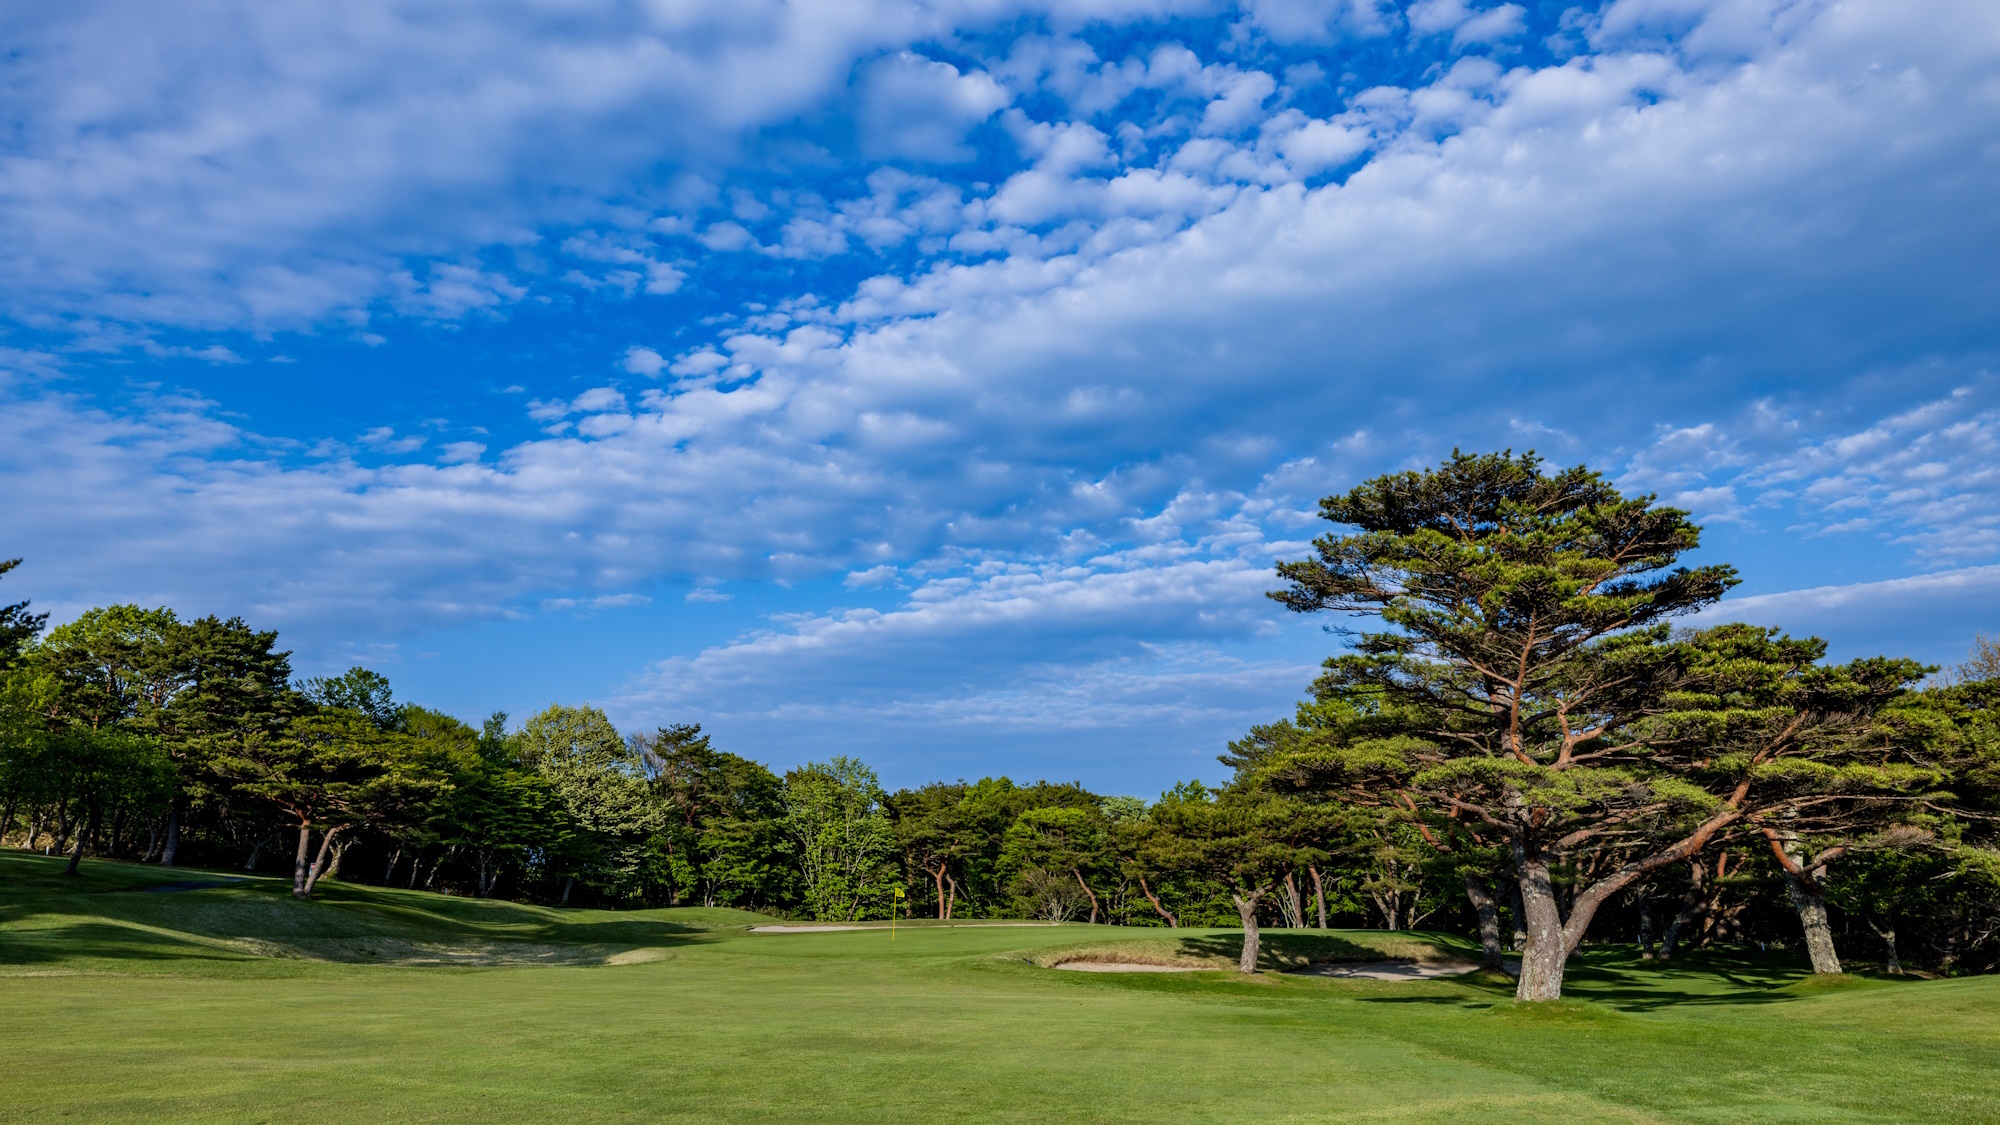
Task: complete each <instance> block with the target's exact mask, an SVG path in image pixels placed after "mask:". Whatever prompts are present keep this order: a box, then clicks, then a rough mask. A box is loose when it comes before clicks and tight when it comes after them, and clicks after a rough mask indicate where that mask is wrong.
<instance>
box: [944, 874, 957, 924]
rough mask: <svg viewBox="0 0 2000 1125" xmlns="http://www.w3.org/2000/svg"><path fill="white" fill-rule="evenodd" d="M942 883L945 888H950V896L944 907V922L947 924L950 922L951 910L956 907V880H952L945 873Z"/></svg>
mask: <svg viewBox="0 0 2000 1125" xmlns="http://www.w3.org/2000/svg"><path fill="white" fill-rule="evenodd" d="M944 881H945V884H946V886H947V887H949V888H950V894H951V897H950V899H948V900H947V901H946V902H945V905H944V920H945V921H947V922H949V921H951V915H952V911H953V909H954V908H956V907H957V906H958V880H956V879H954V878H952V877H951V875H950V874H948V873H947V874H946V875H945V877H944Z"/></svg>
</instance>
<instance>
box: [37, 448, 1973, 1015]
mask: <svg viewBox="0 0 2000 1125" xmlns="http://www.w3.org/2000/svg"><path fill="white" fill-rule="evenodd" d="M1322 514H1323V515H1324V516H1325V517H1326V519H1327V520H1328V521H1329V522H1330V523H1331V524H1332V525H1333V530H1331V531H1329V532H1328V533H1327V535H1325V536H1324V537H1323V538H1321V539H1320V540H1318V541H1317V543H1316V544H1315V548H1314V555H1313V557H1311V558H1307V559H1304V560H1299V561H1294V562H1286V563H1283V564H1281V565H1280V566H1279V568H1278V575H1277V578H1278V588H1276V589H1274V590H1273V592H1272V596H1273V597H1274V598H1275V599H1277V600H1278V601H1279V602H1281V603H1282V604H1283V605H1284V606H1285V607H1286V608H1288V609H1290V610H1293V611H1297V612H1300V613H1335V614H1346V615H1349V616H1353V615H1360V616H1362V617H1364V618H1365V619H1366V620H1367V621H1368V622H1369V623H1370V624H1371V626H1372V627H1373V628H1374V630H1375V631H1372V632H1363V633H1358V634H1354V635H1352V637H1351V638H1350V641H1349V643H1348V645H1347V646H1346V651H1344V652H1342V653H1341V654H1340V655H1337V656H1334V657H1333V658H1331V659H1329V660H1328V661H1327V662H1326V664H1325V668H1324V671H1323V674H1322V675H1321V676H1320V678H1319V679H1318V680H1317V681H1316V682H1314V683H1313V684H1312V685H1311V690H1310V693H1309V697H1308V698H1306V699H1305V700H1304V701H1303V702H1301V703H1300V704H1299V705H1298V707H1297V710H1296V713H1295V714H1294V715H1292V716H1289V717H1286V718H1282V719H1278V720H1276V721H1274V722H1272V723H1270V724H1267V725H1262V726H1258V727H1256V728H1254V729H1252V730H1250V731H1248V732H1246V733H1245V734H1244V735H1243V736H1242V737H1241V738H1239V739H1237V740H1236V741H1234V742H1232V743H1230V744H1229V745H1228V746H1227V748H1226V749H1223V752H1222V753H1221V755H1220V760H1221V763H1222V764H1223V765H1224V766H1225V767H1227V768H1228V770H1229V771H1231V773H1230V776H1229V778H1228V780H1227V781H1226V782H1224V783H1221V784H1219V785H1216V786H1211V785H1207V784H1204V783H1202V782H1200V781H1184V782H1181V783H1179V784H1177V785H1174V786H1173V787H1171V788H1169V789H1167V790H1166V791H1164V792H1162V793H1160V794H1159V795H1158V796H1157V797H1156V798H1153V799H1151V800H1147V799H1142V798H1138V797H1133V796H1111V795H1104V794H1098V793H1093V792H1091V791H1089V790H1087V789H1086V788H1084V787H1083V786H1082V785H1079V784H1076V783H1073V782H1050V781H1045V780H1038V781H1035V782H1032V783H1023V782H1017V781H1014V780H1010V779H1009V778H1006V777H988V778H982V779H980V780H978V781H970V782H968V781H964V780H957V781H937V782H932V783H930V784H925V785H922V786H920V787H916V788H907V789H901V790H897V791H893V792H891V791H888V790H886V789H885V788H884V787H883V786H882V784H881V783H880V781H879V780H878V778H877V775H876V774H875V772H874V771H873V770H872V769H870V768H869V767H868V766H867V765H866V764H865V763H864V762H863V761H862V760H860V759H859V758H858V757H834V758H833V759H831V760H830V761H825V762H814V763H809V764H805V765H801V766H798V767H796V768H792V769H789V770H787V771H785V772H783V773H782V774H781V773H778V772H777V771H775V770H773V769H772V768H770V767H768V766H767V765H765V764H762V763H759V762H756V761H753V760H750V759H749V758H745V757H742V756H740V755H737V754H734V753H731V752H730V751H729V750H728V749H726V748H723V747H719V746H717V745H715V744H714V742H713V740H712V738H711V736H710V735H709V734H707V733H705V732H703V731H702V729H701V728H700V727H699V726H697V725H693V724H684V725H671V726H666V727H662V728H659V729H656V730H650V731H621V730H619V729H618V728H617V727H616V726H615V725H614V724H613V723H612V722H611V720H610V719H609V718H608V717H607V716H606V715H605V713H604V712H603V711H602V710H600V709H598V708H595V707H591V706H582V705H579V706H568V705H552V706H550V707H548V708H546V709H545V710H543V711H541V712H539V713H537V714H534V715H531V716H528V717H526V718H525V719H524V720H521V721H518V722H516V721H514V720H513V719H512V718H510V716H508V715H506V714H504V713H495V714H492V715H490V716H488V717H486V718H485V719H484V721H483V722H482V723H481V724H480V725H478V726H474V725H471V724H469V723H467V722H465V721H463V720H462V719H460V718H458V717H455V716H452V715H448V714H444V713H442V712H439V711H436V710H432V709H430V708H427V707H424V706H422V705H421V704H418V703H412V702H405V701H401V700H399V699H397V697H396V696H395V694H394V692H393V690H392V687H391V684H390V682H389V681H388V679H387V678H385V677H384V676H382V675H379V674H377V673H375V672H372V671H369V670H367V669H364V668H353V669H351V670H349V671H348V672H346V673H345V674H343V675H339V676H332V677H318V678H301V677H297V676H295V675H294V673H293V670H292V665H291V654H290V653H288V652H286V651H284V650H283V649H282V648H281V646H280V642H279V637H278V635H277V633H276V632H273V631H268V630H261V629H258V628H256V627H255V626H253V625H252V624H249V623H246V622H245V621H243V620H241V619H240V618H228V619H223V618H221V617H217V616H208V617H201V618H196V619H186V618H183V617H182V616H181V615H179V614H177V613H176V612H174V611H173V610H171V609H168V608H144V607H141V606H136V605H110V606H104V607H101V608H96V609H92V610H89V611H88V612H85V613H83V614H81V615H80V616H78V617H77V618H76V619H75V620H73V621H68V622H65V623H61V624H57V625H55V626H53V627H50V626H49V624H48V621H47V618H46V615H43V614H38V613H35V612H33V607H32V606H31V605H29V604H28V603H25V602H22V603H17V604H14V605H11V606H8V607H6V608H5V609H4V610H0V842H4V844H5V845H6V846H10V847H14V848H20V849H27V850H33V851H36V852H42V853H47V854H50V855H62V856H66V857H67V858H68V861H69V869H70V870H72V871H74V870H76V869H77V868H78V866H79V865H81V864H83V863H85V862H87V861H89V860H91V859H94V858H98V857H109V858H116V859H120V860H127V861H134V862H141V863H153V864H160V865H166V866H176V865H183V866H202V867H211V868H240V869H243V870H249V871H263V872H267V873H284V872H289V873H290V874H291V877H292V885H293V893H294V895H296V896H297V897H298V898H300V899H310V898H311V897H312V895H313V893H314V890H315V887H316V886H318V885H319V884H320V883H321V881H323V880H328V879H336V880H341V881H344V882H349V883H362V884H376V885H384V886H394V887H408V888H421V889H430V890H436V891H442V892H445V893H448V894H453V895H464V896H473V897H482V898H506V899H513V900H518V901H524V902H536V903H547V904H562V905H577V906H581V905H590V906H599V907H613V908H617V907H650V906H733V907H742V908H748V909H753V910H757V911H760V912H765V913H770V914H775V915H780V916H784V917H795V918H811V919H816V920H826V921H854V920H861V919H880V918H886V917H889V916H891V915H892V914H894V915H896V916H899V917H913V916H914V917H929V918H936V919H976V918H1018V919H1043V920H1049V921H1076V922H1089V923H1096V924H1108V925H1119V926H1158V927H1181V926H1187V927H1194V926H1218V925H1228V926H1241V927H1242V928H1243V929H1244V931H1245V941H1244V943H1243V959H1244V963H1245V964H1246V965H1251V966H1254V964H1255V960H1256V950H1257V941H1258V937H1257V935H1258V933H1259V930H1260V928H1268V927H1285V928H1315V927H1316V928H1328V927H1334V926H1345V927H1376V928H1382V929H1387V930H1410V929H1427V930H1441V931H1451V932H1456V933H1461V934H1466V935H1477V936H1478V937H1479V938H1480V940H1481V945H1482V948H1483V949H1484V951H1485V955H1486V958H1487V962H1488V965H1489V967H1495V968H1497V967H1501V966H1502V965H1503V964H1504V963H1505V962H1506V961H1507V960H1508V959H1511V958H1514V957H1517V956H1518V957H1519V958H1520V960H1521V967H1520V969H1519V972H1520V976H1521V980H1520V986H1519V987H1520V995H1521V998H1522V999H1549V998H1553V997H1554V996H1557V995H1559V994H1560V990H1561V980H1562V971H1563V965H1564V963H1565V961H1566V960H1568V959H1569V958H1570V957H1571V956H1572V955H1573V954H1574V953H1575V952H1576V951H1577V950H1578V949H1579V948H1580V947H1581V946H1583V945H1586V944H1590V943H1601V942H1618V943H1636V944H1637V945H1638V946H1639V947H1640V948H1641V949H1642V950H1643V955H1644V956H1646V957H1648V958H1651V959H1656V960H1665V959H1671V958H1672V957H1674V956H1675V955H1676V954H1677V953H1681V952H1683V951H1686V950H1689V949H1693V948H1704V947H1715V946H1738V947H1742V946H1750V947H1756V948H1759V949H1763V950H1773V949H1776V950H1787V951H1795V952H1796V954H1797V955H1798V957H1799V958H1801V959H1802V960H1809V961H1810V963H1811V965H1812V967H1813V968H1814V969H1815V970H1816V971H1818V972H1822V973H1833V972H1839V971H1841V964H1842V959H1843V958H1845V959H1847V960H1849V961H1857V960H1858V961H1864V962H1868V963H1872V964H1874V965H1878V966H1880V967H1882V968H1883V969H1885V970H1886V971H1888V972H1906V971H1907V972H1924V973H1937V974H1963V973H1979V972H1988V971H1991V970H1993V969H1994V968H1995V967H1996V964H2000V850H1996V847H1995V845H1996V839H1995V831H1994V828H1995V825H1996V823H2000V646H1996V645H1995V643H1994V642H1993V641H1991V640H1988V639H1985V638H1981V639H1980V640H1979V641H1977V642H1976V644H1975V647H1974V649H1973V651H1972V652H1971V654H1970V655H1969V657H1968V659H1967V660H1966V662H1965V663H1963V664H1962V665H1958V666H1954V667H1950V668H1944V669H1940V668H1934V667H1929V666H1926V665H1922V664H1919V663H1918V662H1915V661H1912V660H1907V659H1902V658H1899V657H1893V656H1877V657H1868V658H1863V659H1855V660H1848V661H1845V662H1835V661H1830V660H1829V659H1828V658H1827V656H1826V653H1827V648H1828V646H1827V643H1826V642H1825V641H1824V640H1821V639H1819V638H1811V637H1804V638H1800V637H1792V636H1789V635H1787V634H1785V633H1783V632H1782V631H1781V630H1779V629H1777V628H1775V627H1765V626H1758V625H1746V624H1740V623H1732V624H1716V625H1706V626H1699V627H1694V626H1689V625H1687V624H1684V623H1676V622H1675V620H1674V619H1675V618H1677V617H1682V616H1685V615H1687V614H1690V613H1693V612H1696V611H1699V610H1700V609H1702V608H1704V607H1706V606H1709V605H1711V604H1713V603H1715V602H1716V601H1717V600H1718V599H1720V598H1721V597H1722V596H1723V595H1724V593H1725V592H1726V591H1727V590H1728V588H1729V587H1730V586H1732V585H1734V583H1735V581H1736V577H1735V573H1734V571H1733V570H1732V569H1731V568H1729V567H1727V566H1723V565H1706V566H1698V567H1692V568H1690V567H1686V566H1681V565H1677V564H1678V560H1679V559H1680V557H1681V556H1682V555H1684V554H1686V553H1687V552H1689V551H1691V550H1693V549H1695V548H1696V547H1697V546H1698V542H1699V529H1698V528H1697V527H1696V526H1695V525H1694V524H1693V523H1692V522H1691V521H1690V519H1689V517H1688V514H1687V513H1685V512H1682V511H1679V510H1677V509H1674V508H1671V507H1666V506H1663V505H1660V504H1659V503H1657V502H1656V501H1655V499H1654V498H1652V497H1646V496H1641V497H1626V496H1624V495H1621V494H1620V493H1618V492H1617V490H1616V489H1615V488H1613V487H1612V486H1611V485H1610V484H1608V483H1607V482H1605V481H1604V480H1603V478H1602V477H1600V476H1599V475H1597V474H1595V473H1592V472H1590V471H1588V470H1587V469H1585V468H1582V467H1578V468H1574V469H1563V470H1550V469H1549V468H1548V467H1547V466H1545V465H1544V464H1543V463H1542V462H1541V461H1539V460H1538V459H1536V458H1535V457H1534V455H1532V454H1528V455H1522V456H1516V455H1514V454H1511V453H1503V454H1489V455H1479V456H1474V455H1455V456H1454V457H1453V458H1452V459H1451V460H1450V461H1447V462H1445V463H1444V464H1442V465H1440V466H1438V467H1436V468H1435V469H1431V470H1427V471H1423V472H1410V473H1400V474H1392V475H1389V476H1384V477H1380V478H1377V479H1375V480H1372V481H1369V482H1367V483H1365V484H1362V485H1360V486H1358V487H1357V488H1355V489H1354V490H1352V491H1351V492H1349V493H1346V494H1343V495H1339V496H1333V497H1329V498H1328V499H1327V500H1326V501H1324V502H1323V504H1322ZM17 562H18V560H16V561H15V562H9V563H5V564H0V574H5V573H6V571H7V570H8V569H11V568H12V567H13V566H14V565H16V563H17ZM1219 749H1221V748H1219ZM1246 971H1249V970H1248V969H1246Z"/></svg>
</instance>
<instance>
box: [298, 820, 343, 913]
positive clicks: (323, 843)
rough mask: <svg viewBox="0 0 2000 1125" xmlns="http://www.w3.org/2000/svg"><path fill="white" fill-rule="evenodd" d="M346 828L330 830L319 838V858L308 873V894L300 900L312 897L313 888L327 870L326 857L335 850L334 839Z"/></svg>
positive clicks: (314, 861)
mask: <svg viewBox="0 0 2000 1125" xmlns="http://www.w3.org/2000/svg"><path fill="white" fill-rule="evenodd" d="M345 827H346V826H345V825H342V826H340V827H338V828H329V829H327V831H326V835H324V836H321V837H320V838H319V856H318V857H317V858H316V859H314V860H313V864H312V867H311V869H309V870H308V871H307V872H306V893H305V894H302V895H300V896H299V897H300V898H311V897H312V893H313V887H314V886H315V885H316V884H318V882H319V877H320V873H321V872H323V871H325V870H326V869H327V865H326V857H327V853H328V852H330V851H332V850H333V838H334V837H335V836H338V835H340V833H341V831H342V829H344V828H345Z"/></svg>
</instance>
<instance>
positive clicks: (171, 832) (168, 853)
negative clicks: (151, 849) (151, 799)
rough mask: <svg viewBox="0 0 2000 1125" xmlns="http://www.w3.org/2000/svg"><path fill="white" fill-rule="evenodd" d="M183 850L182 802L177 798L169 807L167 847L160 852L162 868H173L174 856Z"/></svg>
mask: <svg viewBox="0 0 2000 1125" xmlns="http://www.w3.org/2000/svg"><path fill="white" fill-rule="evenodd" d="M180 850H181V800H180V798H179V797H175V798H174V800H173V803H172V804H170V805H168V806H167V846H166V848H165V849H164V850H162V851H161V852H160V866H161V867H172V866H173V865H174V856H175V855H176V854H177V853H178V852H179V851H180Z"/></svg>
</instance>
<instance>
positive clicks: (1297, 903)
mask: <svg viewBox="0 0 2000 1125" xmlns="http://www.w3.org/2000/svg"><path fill="white" fill-rule="evenodd" d="M1285 905H1286V907H1287V908H1288V909H1287V910H1286V912H1285V925H1287V926H1289V927H1291V928H1293V929H1296V930H1302V929H1305V926H1306V906H1305V899H1303V898H1301V897H1300V896H1299V881H1298V880H1297V879H1294V878H1292V873H1291V872H1289V871H1287V872H1285Z"/></svg>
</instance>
